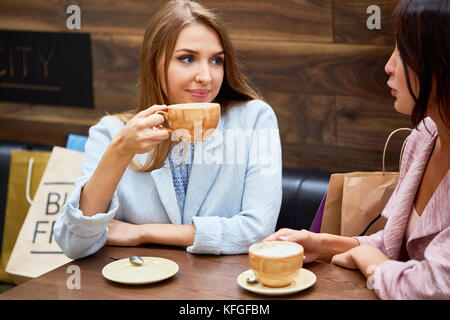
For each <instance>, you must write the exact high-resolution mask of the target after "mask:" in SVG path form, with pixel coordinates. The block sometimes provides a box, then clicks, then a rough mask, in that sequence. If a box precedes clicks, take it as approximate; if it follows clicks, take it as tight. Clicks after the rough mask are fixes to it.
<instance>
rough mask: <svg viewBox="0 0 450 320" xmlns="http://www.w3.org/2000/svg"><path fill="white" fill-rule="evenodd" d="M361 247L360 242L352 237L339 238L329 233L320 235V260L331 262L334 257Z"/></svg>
mask: <svg viewBox="0 0 450 320" xmlns="http://www.w3.org/2000/svg"><path fill="white" fill-rule="evenodd" d="M358 245H359V242H358V240H356V239H354V238H351V237H343V236H337V235H334V234H329V233H320V234H319V248H320V253H319V259H320V260H322V261H327V262H330V261H331V259H332V258H333V256H334V255H336V254H339V253H343V252H346V251H348V250H350V249H352V248H354V247H357V246H358Z"/></svg>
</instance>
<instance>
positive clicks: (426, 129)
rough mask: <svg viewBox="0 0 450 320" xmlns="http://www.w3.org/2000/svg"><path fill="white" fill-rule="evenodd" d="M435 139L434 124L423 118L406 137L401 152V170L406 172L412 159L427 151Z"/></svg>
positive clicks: (429, 119) (435, 129) (428, 118)
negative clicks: (406, 139)
mask: <svg viewBox="0 0 450 320" xmlns="http://www.w3.org/2000/svg"><path fill="white" fill-rule="evenodd" d="M436 137H437V128H436V124H435V123H434V121H433V120H432V119H431V118H430V117H427V118H425V119H424V120H423V121H421V122H420V123H419V124H418V125H417V127H416V128H414V130H413V131H412V132H411V134H410V135H409V137H408V141H407V142H406V145H405V150H404V151H403V158H402V169H403V170H407V169H408V168H409V166H410V164H411V163H412V162H413V161H414V159H415V158H416V157H418V156H419V155H420V154H422V152H424V151H425V150H427V149H428V147H429V146H430V144H432V143H434V141H435V139H436Z"/></svg>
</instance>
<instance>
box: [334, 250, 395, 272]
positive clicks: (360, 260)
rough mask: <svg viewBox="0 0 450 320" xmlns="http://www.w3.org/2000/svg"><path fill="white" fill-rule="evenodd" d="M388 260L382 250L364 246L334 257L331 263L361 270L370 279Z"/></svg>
mask: <svg viewBox="0 0 450 320" xmlns="http://www.w3.org/2000/svg"><path fill="white" fill-rule="evenodd" d="M387 260H389V258H388V257H386V256H385V255H384V253H383V252H382V251H381V250H379V249H378V248H375V247H372V246H369V245H367V244H363V245H360V246H357V247H354V248H352V249H350V250H348V251H346V252H344V253H340V254H337V255H335V256H333V258H332V259H331V263H333V264H335V265H338V266H341V267H344V268H348V269H359V270H361V272H362V273H363V274H364V276H365V277H366V278H368V277H370V276H371V275H372V274H373V273H374V271H375V269H376V267H378V266H379V265H380V264H382V263H383V262H385V261H387Z"/></svg>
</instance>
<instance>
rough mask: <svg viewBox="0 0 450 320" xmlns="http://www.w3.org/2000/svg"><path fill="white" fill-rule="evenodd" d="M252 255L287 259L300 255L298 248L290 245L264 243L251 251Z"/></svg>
mask: <svg viewBox="0 0 450 320" xmlns="http://www.w3.org/2000/svg"><path fill="white" fill-rule="evenodd" d="M252 251H253V253H254V254H257V255H259V256H265V257H287V256H291V255H293V254H297V253H300V251H301V249H300V246H297V245H295V244H292V243H265V244H264V245H260V246H257V247H254V248H253V249H252Z"/></svg>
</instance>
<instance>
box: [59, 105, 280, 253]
mask: <svg viewBox="0 0 450 320" xmlns="http://www.w3.org/2000/svg"><path fill="white" fill-rule="evenodd" d="M123 126H124V124H123V123H122V122H121V121H120V120H118V119H117V118H115V117H111V116H108V117H104V118H103V119H102V120H100V122H99V123H98V124H96V125H95V126H93V127H91V129H90V131H89V139H88V141H87V143H86V147H85V155H84V159H83V164H82V171H81V176H80V177H79V178H78V179H77V181H76V183H75V188H74V190H73V192H72V194H71V196H70V198H69V199H68V201H67V202H66V204H65V205H64V208H63V212H62V214H61V215H60V216H59V218H58V219H57V221H56V223H55V227H54V234H55V239H56V241H57V243H58V244H59V246H60V247H61V248H62V250H63V251H64V253H65V254H66V255H67V256H68V257H70V258H73V259H78V258H82V257H85V256H88V255H90V254H93V253H94V252H96V251H97V250H99V249H100V248H101V247H102V246H103V245H104V244H105V242H106V240H107V236H108V224H109V222H110V221H111V220H112V219H117V220H121V221H125V222H128V223H133V224H147V223H171V224H192V223H193V224H194V225H195V228H196V233H195V239H194V243H193V245H192V246H189V247H187V248H186V249H187V251H188V252H190V253H202V254H216V255H218V254H239V253H246V252H247V250H248V247H249V246H250V245H251V244H252V243H254V242H257V241H261V240H263V239H264V238H265V237H266V236H268V235H270V234H271V233H273V232H274V230H275V225H276V222H277V219H278V214H279V210H280V206H281V196H282V194H281V167H282V162H281V144H280V136H279V131H278V124H277V119H276V116H275V113H274V112H273V110H272V108H271V107H270V106H269V105H268V104H267V103H265V102H263V101H260V100H253V101H249V102H246V103H241V104H238V105H235V106H233V107H231V108H230V109H229V110H228V111H227V112H226V113H225V114H224V115H222V116H221V118H220V121H219V124H218V127H217V129H216V130H215V131H214V133H213V134H212V135H211V136H210V137H209V138H208V140H207V141H205V142H203V143H195V146H194V158H193V161H192V167H191V173H190V177H189V182H188V187H187V191H186V200H185V206H184V212H180V208H179V206H178V202H177V196H176V193H175V189H174V185H173V180H172V170H171V169H170V168H168V167H169V161H168V159H166V161H165V163H164V165H163V167H161V168H160V169H157V170H153V171H152V172H136V171H134V170H133V169H132V168H130V167H128V168H127V169H126V171H125V173H124V175H123V177H122V179H121V180H120V182H119V184H118V186H117V189H116V191H115V193H114V195H113V197H112V200H111V202H110V205H109V208H108V210H107V212H105V213H97V214H95V215H93V216H91V217H87V216H84V215H83V213H82V212H81V211H80V209H79V200H80V194H81V190H82V188H83V187H84V185H85V184H86V183H87V181H88V180H89V178H90V177H91V175H92V173H93V172H94V170H95V168H96V167H97V164H98V163H99V161H100V159H101V157H102V156H103V153H104V152H105V150H106V148H107V146H108V145H109V143H110V142H111V140H112V138H113V137H114V136H115V135H116V134H117V133H118V132H119V131H120V130H121V129H122V128H123ZM145 156H146V155H138V156H136V157H135V158H136V159H137V160H138V161H141V162H143V161H145Z"/></svg>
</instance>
